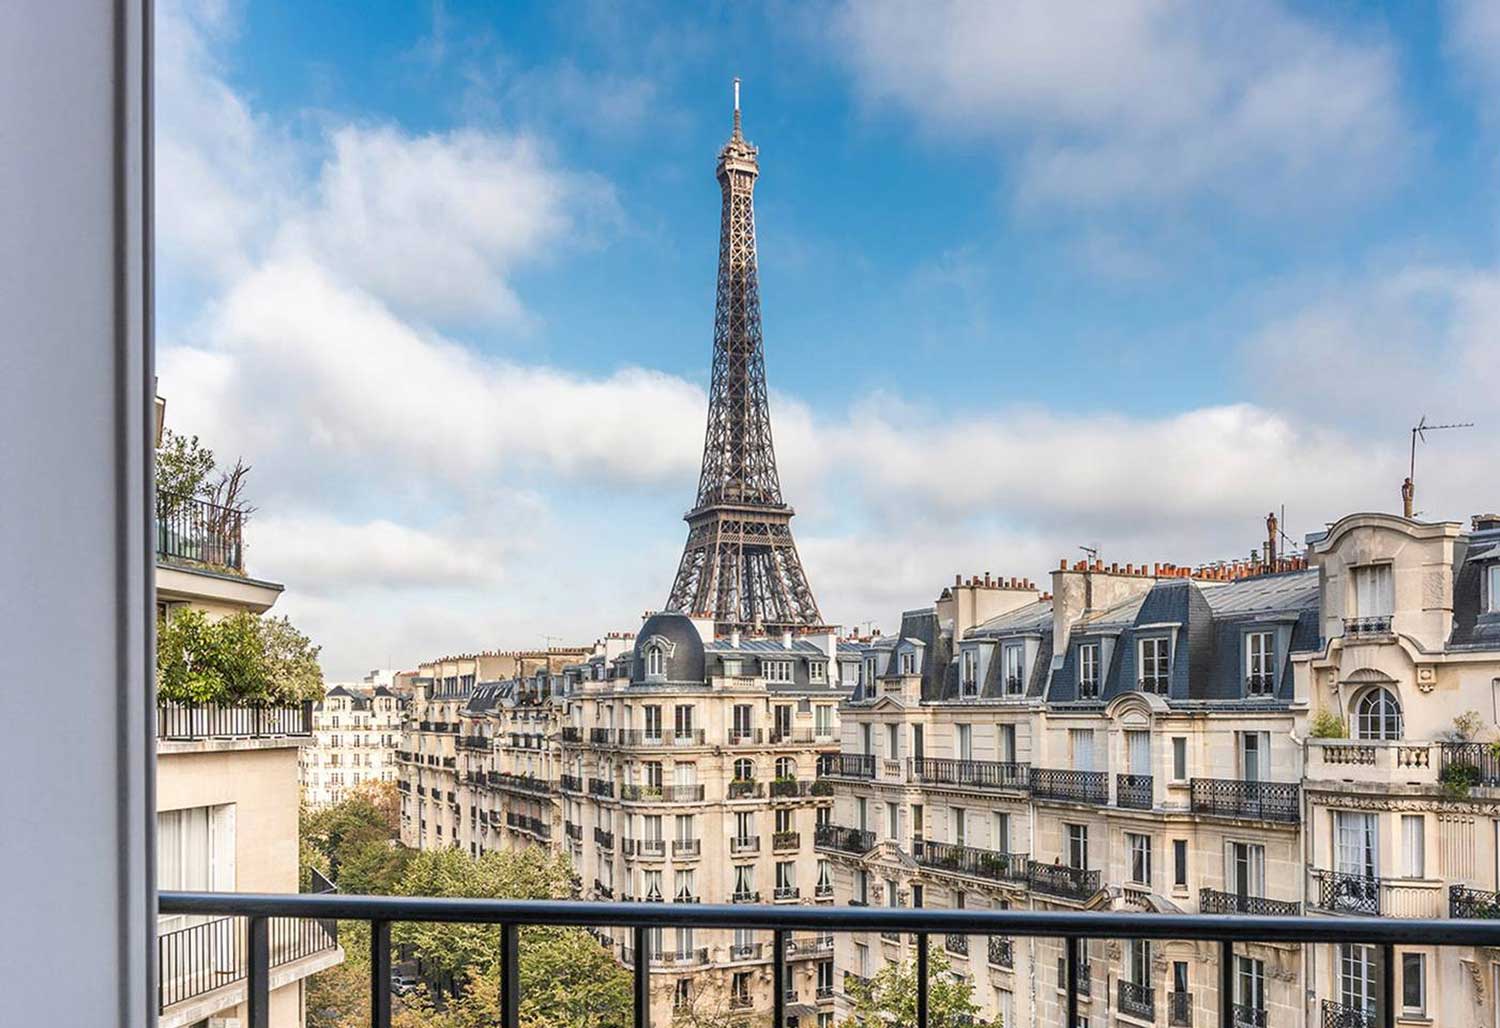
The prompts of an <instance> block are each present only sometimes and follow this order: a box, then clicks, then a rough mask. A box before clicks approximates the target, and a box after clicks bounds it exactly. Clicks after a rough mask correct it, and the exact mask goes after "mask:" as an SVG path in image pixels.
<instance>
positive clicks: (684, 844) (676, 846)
mask: <svg viewBox="0 0 1500 1028" xmlns="http://www.w3.org/2000/svg"><path fill="white" fill-rule="evenodd" d="M702 853H703V840H701V839H676V840H674V841H673V842H672V856H674V857H696V856H700V855H701V854H702Z"/></svg>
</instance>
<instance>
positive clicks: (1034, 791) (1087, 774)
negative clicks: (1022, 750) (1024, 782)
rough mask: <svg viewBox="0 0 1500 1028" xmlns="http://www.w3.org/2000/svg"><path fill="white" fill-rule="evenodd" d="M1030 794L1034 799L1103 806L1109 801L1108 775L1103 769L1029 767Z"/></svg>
mask: <svg viewBox="0 0 1500 1028" xmlns="http://www.w3.org/2000/svg"><path fill="white" fill-rule="evenodd" d="M1031 795H1032V796H1033V797H1035V798H1036V799H1045V800H1065V801H1067V802H1070V803H1094V804H1098V805H1100V806H1103V805H1104V804H1107V803H1108V802H1109V776H1108V774H1106V773H1105V772H1103V771H1072V770H1067V769H1061V768H1045V767H1034V768H1032V769H1031Z"/></svg>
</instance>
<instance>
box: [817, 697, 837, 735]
mask: <svg viewBox="0 0 1500 1028" xmlns="http://www.w3.org/2000/svg"><path fill="white" fill-rule="evenodd" d="M813 728H814V730H815V731H816V732H817V734H818V738H820V739H825V738H827V737H828V736H830V735H832V734H833V704H831V703H820V704H818V705H817V706H816V707H814V708H813Z"/></svg>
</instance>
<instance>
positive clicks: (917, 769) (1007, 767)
mask: <svg viewBox="0 0 1500 1028" xmlns="http://www.w3.org/2000/svg"><path fill="white" fill-rule="evenodd" d="M911 773H912V777H913V778H916V779H918V780H919V781H922V782H925V783H927V784H930V785H957V786H963V787H965V788H970V789H1025V788H1027V787H1028V786H1029V785H1030V784H1031V765H1030V764H1026V763H1019V762H1016V761H1013V760H954V759H950V758H948V757H914V758H912V762H911Z"/></svg>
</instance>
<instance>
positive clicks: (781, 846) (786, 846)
mask: <svg viewBox="0 0 1500 1028" xmlns="http://www.w3.org/2000/svg"><path fill="white" fill-rule="evenodd" d="M801 845H802V833H801V832H773V833H772V834H771V848H772V849H773V850H794V849H797V848H799V847H800V846H801Z"/></svg>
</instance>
